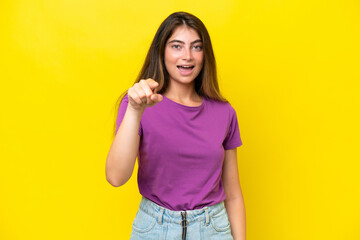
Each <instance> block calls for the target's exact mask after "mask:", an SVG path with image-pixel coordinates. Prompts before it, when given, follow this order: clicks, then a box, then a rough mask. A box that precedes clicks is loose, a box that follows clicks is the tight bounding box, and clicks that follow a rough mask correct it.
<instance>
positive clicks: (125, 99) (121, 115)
mask: <svg viewBox="0 0 360 240" xmlns="http://www.w3.org/2000/svg"><path fill="white" fill-rule="evenodd" d="M128 103H129V99H128V95H127V94H125V96H124V97H123V99H122V101H121V103H120V106H119V111H118V115H117V118H116V130H115V135H116V133H117V131H118V129H119V127H120V124H121V122H122V120H123V118H124V116H125V112H126V109H127V105H128ZM138 134H139V136H141V135H142V126H141V122H140V126H139V131H138Z"/></svg>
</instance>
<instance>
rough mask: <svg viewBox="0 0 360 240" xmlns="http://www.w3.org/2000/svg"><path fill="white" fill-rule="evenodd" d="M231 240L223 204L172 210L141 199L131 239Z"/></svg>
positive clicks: (143, 198)
mask: <svg viewBox="0 0 360 240" xmlns="http://www.w3.org/2000/svg"><path fill="white" fill-rule="evenodd" d="M152 239H154V240H163V239H166V240H173V239H174V240H200V239H206V240H216V239H221V240H233V236H232V235H231V228H230V222H229V219H228V214H227V212H226V209H225V205H224V202H221V203H218V204H215V205H212V206H207V207H203V208H201V209H195V210H187V211H172V210H170V209H167V208H164V207H162V206H159V205H158V204H156V203H154V202H152V201H151V200H149V199H147V198H145V197H143V196H142V199H141V202H140V206H139V210H138V211H137V213H136V216H135V219H134V222H133V225H132V231H131V238H130V240H152Z"/></svg>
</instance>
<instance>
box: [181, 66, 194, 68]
mask: <svg viewBox="0 0 360 240" xmlns="http://www.w3.org/2000/svg"><path fill="white" fill-rule="evenodd" d="M180 67H183V68H192V66H180Z"/></svg>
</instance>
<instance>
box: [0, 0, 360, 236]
mask: <svg viewBox="0 0 360 240" xmlns="http://www.w3.org/2000/svg"><path fill="white" fill-rule="evenodd" d="M179 10H182V11H188V12H190V13H193V14H195V15H196V16H198V17H199V18H200V19H201V20H202V21H203V22H204V23H205V25H206V26H207V28H208V31H209V33H210V36H211V38H212V41H213V47H214V51H215V56H216V60H217V63H218V70H219V78H220V79H219V81H220V82H219V84H220V87H221V91H222V93H223V94H224V96H225V97H226V98H227V99H228V100H229V101H230V103H231V104H232V105H233V106H234V108H235V110H236V111H237V115H238V121H239V126H240V134H241V137H242V140H243V143H244V145H243V146H241V147H240V148H238V164H239V171H240V173H239V174H240V182H241V187H242V190H243V194H244V198H245V205H246V216H247V237H248V238H247V239H248V240H297V239H299V240H300V239H314V240H315V239H316V240H318V239H326V240H330V239H337V240H338V239H342V240H343V239H344V240H355V239H356V240H358V239H360V206H359V203H360V179H359V170H360V168H359V166H360V164H359V159H360V157H359V146H358V145H359V140H358V139H359V134H360V132H359V126H358V125H359V116H358V115H359V103H360V101H359V80H360V71H359V66H360V14H359V12H360V3H359V1H355V0H353V1H350V0H337V1H334V0H329V1H313V0H288V1H280V0H255V1H249V0H247V1H245V0H242V1H216V2H209V1H205V0H201V1H200V0H199V1H188V0H183V1H166V2H165V1H164V2H163V1H144V0H141V1H136V2H135V1H110V0H102V1H95V0H82V1H79V0H78V1H73V0H59V1H45V0H44V1H35V0H32V1H26V0H24V1H16V0H11V1H10V0H8V1H4V0H3V1H1V3H0V37H1V38H0V50H1V53H0V56H1V58H0V59H1V60H0V69H1V71H0V78H1V87H0V101H1V109H0V114H1V117H0V131H1V141H0V151H1V152H0V159H1V161H0V239H4V240H12V239H37V240H42V239H129V237H130V231H131V226H132V221H133V219H134V217H135V214H136V211H137V208H138V204H139V202H140V194H139V192H138V188H137V182H136V177H137V165H136V166H135V171H134V174H133V176H132V178H131V179H130V181H129V182H128V183H126V184H125V185H124V186H121V187H119V188H114V187H112V186H111V185H110V184H109V183H108V182H107V181H106V179H105V161H106V156H107V153H108V150H109V148H110V144H111V141H112V130H113V123H114V121H115V102H116V99H117V98H118V96H119V95H120V94H121V93H122V92H123V91H124V90H126V89H128V88H129V87H131V85H132V83H133V82H134V79H135V77H136V75H137V73H138V72H139V70H140V67H141V65H142V63H143V61H144V58H145V54H146V52H147V50H148V47H149V46H150V42H151V40H152V38H153V36H154V34H155V32H156V30H157V28H158V26H159V25H160V23H161V22H162V21H163V20H164V19H165V18H166V17H167V16H168V15H169V14H170V13H172V12H174V11H179Z"/></svg>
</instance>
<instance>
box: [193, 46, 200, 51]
mask: <svg viewBox="0 0 360 240" xmlns="http://www.w3.org/2000/svg"><path fill="white" fill-rule="evenodd" d="M194 49H195V50H199V51H200V50H202V46H201V45H195V46H194Z"/></svg>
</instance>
